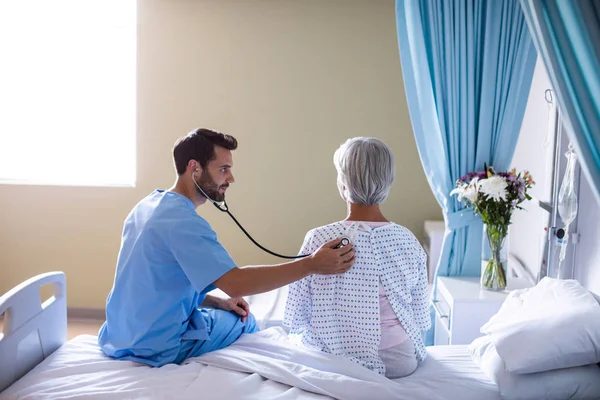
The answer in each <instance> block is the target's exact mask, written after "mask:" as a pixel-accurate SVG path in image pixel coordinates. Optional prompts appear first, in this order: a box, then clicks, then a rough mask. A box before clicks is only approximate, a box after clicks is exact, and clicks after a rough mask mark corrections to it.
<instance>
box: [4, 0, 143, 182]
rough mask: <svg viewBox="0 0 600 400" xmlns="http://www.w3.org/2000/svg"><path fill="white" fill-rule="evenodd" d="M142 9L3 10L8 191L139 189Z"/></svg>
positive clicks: (44, 3) (119, 3)
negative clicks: (29, 187)
mask: <svg viewBox="0 0 600 400" xmlns="http://www.w3.org/2000/svg"><path fill="white" fill-rule="evenodd" d="M136 7H137V5H136V1H135V0H51V1H49V0H0V183H19V184H49V185H90V186H98V185H100V186H134V185H135V176H136V152H135V147H136V140H135V139H136V48H137V8H136Z"/></svg>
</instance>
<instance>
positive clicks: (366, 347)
mask: <svg viewBox="0 0 600 400" xmlns="http://www.w3.org/2000/svg"><path fill="white" fill-rule="evenodd" d="M342 235H348V236H350V239H351V240H352V244H353V246H354V249H355V254H356V261H355V263H354V265H353V266H352V268H351V269H350V270H349V271H347V272H346V273H344V274H339V275H311V276H308V277H306V278H304V279H301V280H299V281H297V282H294V283H292V284H290V285H289V294H288V298H287V303H286V308H285V315H284V324H285V325H287V326H289V327H290V337H291V338H292V339H295V340H296V341H297V342H300V343H302V344H303V345H305V346H307V347H310V348H316V349H319V350H321V351H324V352H327V353H332V354H336V355H340V356H344V357H346V358H349V359H350V360H352V361H355V362H357V363H359V364H361V365H363V366H365V367H367V368H369V369H371V370H373V371H376V372H378V373H380V374H385V366H384V364H383V362H382V361H381V359H380V358H379V342H380V340H381V326H380V317H379V284H380V283H381V284H382V286H383V288H384V290H385V293H386V295H387V298H388V300H389V302H390V304H391V305H392V308H393V310H394V313H395V314H396V316H397V317H398V319H399V320H400V323H401V324H402V326H403V327H404V329H405V331H406V333H407V334H408V336H409V337H410V339H411V340H412V342H413V344H414V346H415V349H416V353H417V359H418V360H419V361H422V360H423V359H425V357H426V356H427V351H426V350H425V345H424V343H423V337H422V333H423V332H425V331H427V330H428V329H429V328H430V327H431V320H430V317H429V309H428V290H427V267H426V257H427V256H426V254H425V252H424V251H423V248H422V247H421V245H420V244H419V242H418V241H417V239H416V238H415V236H414V235H413V234H412V232H411V231H409V230H408V229H407V228H405V227H403V226H400V225H397V224H394V223H390V224H387V225H384V226H380V227H376V228H371V227H369V226H368V225H366V224H364V223H360V222H355V223H353V224H352V225H351V226H348V225H347V224H346V223H344V222H336V223H333V224H330V225H327V226H323V227H320V228H316V229H313V230H311V231H310V232H308V233H307V234H306V238H305V240H304V244H303V245H302V249H301V250H300V252H301V253H302V254H306V253H312V252H314V251H315V250H317V249H318V248H319V246H321V245H322V244H324V243H326V242H328V241H330V240H333V239H335V238H337V237H340V236H342Z"/></svg>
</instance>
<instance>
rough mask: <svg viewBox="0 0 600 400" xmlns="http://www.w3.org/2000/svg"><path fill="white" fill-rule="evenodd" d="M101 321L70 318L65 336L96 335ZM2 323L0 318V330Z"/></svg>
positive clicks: (69, 337) (0, 330) (71, 337)
mask: <svg viewBox="0 0 600 400" xmlns="http://www.w3.org/2000/svg"><path fill="white" fill-rule="evenodd" d="M102 322H103V321H97V320H93V319H71V320H69V321H68V323H67V337H68V339H69V340H70V339H73V338H74V337H75V336H79V335H85V334H87V335H97V334H98V329H100V326H101V325H102ZM3 323H4V321H3V320H1V319H0V332H2V327H3Z"/></svg>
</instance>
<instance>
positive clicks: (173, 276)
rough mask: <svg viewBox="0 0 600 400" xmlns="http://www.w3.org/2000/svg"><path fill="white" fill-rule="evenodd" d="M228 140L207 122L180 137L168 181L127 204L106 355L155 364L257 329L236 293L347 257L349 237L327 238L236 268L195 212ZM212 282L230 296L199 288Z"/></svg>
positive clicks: (219, 176)
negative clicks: (303, 251)
mask: <svg viewBox="0 0 600 400" xmlns="http://www.w3.org/2000/svg"><path fill="white" fill-rule="evenodd" d="M236 148H237V141H236V139H235V138H233V137H232V136H229V135H225V134H222V133H218V132H214V131H211V130H208V129H197V130H195V131H193V132H191V133H189V134H188V135H186V136H184V137H182V138H180V139H179V140H178V141H177V142H176V143H175V147H174V149H173V158H174V163H175V168H176V170H177V180H176V181H175V185H174V186H173V187H171V188H170V189H169V190H166V191H165V190H155V191H154V192H152V193H151V194H150V195H148V196H147V197H146V198H145V199H143V200H142V201H140V202H139V203H138V204H137V205H136V206H135V207H134V208H133V210H132V211H131V212H130V213H129V216H128V217H127V219H126V220H125V224H124V227H123V236H122V240H121V249H120V251H119V256H118V260H117V268H116V273H115V279H114V284H113V288H112V289H111V291H110V293H109V295H108V299H107V301H106V322H105V323H104V324H103V325H102V327H101V328H100V332H99V334H98V344H99V345H100V347H101V348H102V351H103V352H104V353H105V354H107V355H108V356H110V357H114V358H117V359H121V360H132V361H137V362H142V363H145V364H148V365H151V366H155V367H160V366H162V365H165V364H168V363H177V364H179V363H181V362H182V361H184V360H185V359H187V358H189V357H195V356H199V355H202V354H204V353H207V352H210V351H214V350H218V349H222V348H224V347H227V346H229V345H230V344H231V343H233V342H235V341H236V340H237V339H238V338H239V337H240V335H242V334H243V333H252V332H256V331H257V330H258V327H257V326H256V322H255V320H254V317H253V316H252V314H250V310H249V306H248V303H246V301H245V300H244V299H243V298H242V296H247V295H252V294H257V293H263V292H267V291H270V290H273V289H277V288H279V287H281V286H284V285H287V284H289V283H292V282H294V281H296V280H298V279H302V278H304V277H306V276H308V275H311V274H339V273H343V272H345V271H347V270H348V269H350V267H351V266H352V264H353V263H354V250H353V249H352V247H351V246H346V247H342V248H339V249H334V247H335V245H337V244H338V243H339V240H335V241H333V242H329V243H326V244H325V245H323V246H322V247H321V248H320V249H319V250H317V251H316V252H315V253H314V254H312V255H311V256H309V257H306V258H302V259H299V260H296V261H292V262H289V263H285V264H278V265H258V266H247V267H243V268H238V267H237V266H236V265H235V263H234V262H233V260H232V259H231V257H230V256H229V254H228V253H227V251H226V250H225V249H224V248H223V246H222V245H221V244H220V243H219V241H218V240H217V235H216V233H215V232H214V231H213V229H212V228H211V226H210V225H209V224H208V222H207V221H206V220H204V219H203V218H202V217H200V216H199V215H198V214H197V213H196V208H197V207H199V206H200V205H202V204H204V203H205V202H206V200H207V199H206V197H205V195H206V196H208V197H209V198H211V199H213V200H214V201H217V202H220V201H223V199H224V198H225V191H226V190H227V188H228V187H229V185H230V184H231V183H233V182H234V179H233V175H232V173H231V168H232V165H233V162H232V155H231V151H232V150H235V149H236ZM203 192H204V194H203ZM215 288H219V289H221V290H222V291H224V292H225V293H227V294H228V295H229V296H231V298H230V299H227V300H225V299H220V298H217V297H214V296H211V295H209V294H207V293H208V292H210V291H211V290H213V289H215Z"/></svg>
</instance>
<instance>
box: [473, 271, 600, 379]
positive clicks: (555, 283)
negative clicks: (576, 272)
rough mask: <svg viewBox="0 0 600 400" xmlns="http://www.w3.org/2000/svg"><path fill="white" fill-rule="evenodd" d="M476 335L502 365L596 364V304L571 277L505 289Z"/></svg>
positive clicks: (523, 368)
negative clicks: (487, 341) (502, 299)
mask: <svg viewBox="0 0 600 400" xmlns="http://www.w3.org/2000/svg"><path fill="white" fill-rule="evenodd" d="M481 333H484V334H488V335H490V336H491V339H492V342H493V343H494V346H495V348H496V351H497V352H498V355H499V356H500V358H502V360H503V361H504V363H505V364H506V369H507V370H508V371H510V372H515V373H532V372H541V371H548V370H551V369H561V368H569V367H576V366H580V365H587V364H594V363H598V362H600V304H598V302H597V301H596V299H595V298H594V296H593V295H592V294H591V293H590V292H588V291H587V290H586V289H585V288H583V287H582V286H581V285H580V284H579V282H577V281H576V280H559V279H552V278H547V277H546V278H543V279H542V280H541V281H540V282H539V283H538V284H537V285H536V286H535V287H533V288H530V289H524V290H519V291H513V292H511V293H510V294H509V295H508V296H507V298H506V300H505V302H504V303H503V304H502V307H501V308H500V310H499V311H498V313H497V314H496V315H494V316H493V317H492V318H491V319H490V320H489V321H488V322H487V323H486V324H485V325H483V326H482V327H481Z"/></svg>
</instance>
